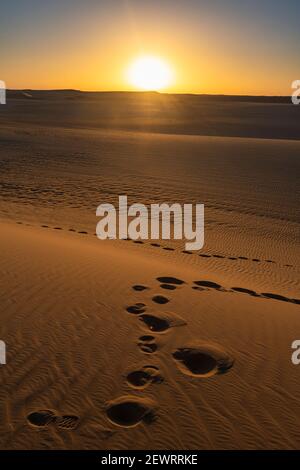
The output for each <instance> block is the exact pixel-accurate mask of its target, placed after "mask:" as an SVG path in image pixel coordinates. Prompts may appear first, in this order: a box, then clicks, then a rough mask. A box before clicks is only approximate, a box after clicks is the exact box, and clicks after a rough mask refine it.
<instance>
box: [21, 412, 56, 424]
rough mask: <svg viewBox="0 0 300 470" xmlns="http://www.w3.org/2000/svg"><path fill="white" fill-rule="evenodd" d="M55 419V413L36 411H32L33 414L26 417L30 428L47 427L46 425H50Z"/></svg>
mask: <svg viewBox="0 0 300 470" xmlns="http://www.w3.org/2000/svg"><path fill="white" fill-rule="evenodd" d="M55 418H56V416H55V413H54V412H53V411H51V410H38V411H34V412H33V413H30V414H29V415H28V416H27V420H28V422H29V423H30V424H31V425H32V426H36V427H44V426H48V424H50V423H52V422H53V421H54V420H55Z"/></svg>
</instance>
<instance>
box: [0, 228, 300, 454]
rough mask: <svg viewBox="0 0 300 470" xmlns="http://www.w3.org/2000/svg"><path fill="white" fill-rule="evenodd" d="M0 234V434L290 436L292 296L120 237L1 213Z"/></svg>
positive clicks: (195, 444)
mask: <svg viewBox="0 0 300 470" xmlns="http://www.w3.org/2000/svg"><path fill="white" fill-rule="evenodd" d="M0 237H1V246H2V249H3V251H2V266H1V285H2V296H1V297H2V299H1V305H2V320H1V337H2V338H5V339H6V342H7V350H8V358H7V365H6V366H3V367H2V368H1V402H2V404H3V405H4V406H3V407H2V419H1V421H2V424H1V448H13V449H21V448H29V449H33V448H34V449H47V448H51V449H55V448H72V449H77V448H85V449H92V448H99V449H100V448H101V449H105V448H108V449H126V448H129V449H133V448H146V449H147V448H148V449H149V448H166V447H167V448H169V449H175V448H186V449H196V448H225V449H230V448H248V449H252V448H297V447H298V446H299V436H298V433H297V426H298V412H297V410H298V409H299V400H300V392H299V387H298V383H299V374H298V370H297V367H295V366H293V365H292V363H291V361H290V355H291V350H290V345H291V342H292V341H293V339H294V338H295V331H297V325H298V323H299V327H300V316H299V301H298V302H297V303H295V301H292V300H291V299H289V300H288V301H282V300H283V299H276V298H269V296H267V295H266V294H262V293H260V294H258V293H257V294H256V293H253V292H243V291H240V290H239V289H238V288H236V287H235V286H234V285H233V286H228V285H226V286H225V282H224V285H221V284H219V283H217V282H216V280H218V281H220V276H215V277H214V278H213V276H212V274H211V273H208V270H207V267H206V260H205V259H204V258H203V259H202V258H200V257H198V258H199V265H197V266H196V265H192V264H190V263H189V262H188V261H183V260H182V259H181V254H180V253H177V254H176V252H175V253H174V252H173V253H172V255H173V256H176V263H174V262H173V261H172V260H170V258H169V254H168V253H164V252H163V253H162V254H161V255H160V256H158V257H157V258H153V255H152V253H150V251H149V250H150V248H147V247H146V246H136V245H135V244H134V243H132V242H126V241H123V242H113V241H105V242H100V241H98V240H97V239H96V238H95V237H92V236H89V235H83V234H79V233H70V232H67V231H64V230H60V231H58V230H51V229H48V230H46V229H44V228H42V227H30V226H24V225H18V224H13V223H2V224H1V235H0ZM152 250H153V251H154V252H156V251H155V250H156V248H155V247H152ZM186 256H187V258H186V259H187V260H189V259H190V257H189V256H188V255H186ZM217 262H218V263H219V264H220V266H223V267H224V266H225V264H226V260H224V259H219V258H218V259H217ZM225 277H226V276H224V279H225ZM216 278H217V279H216ZM213 279H214V280H213ZM275 294H276V292H275ZM295 300H297V299H295ZM133 307H134V308H133Z"/></svg>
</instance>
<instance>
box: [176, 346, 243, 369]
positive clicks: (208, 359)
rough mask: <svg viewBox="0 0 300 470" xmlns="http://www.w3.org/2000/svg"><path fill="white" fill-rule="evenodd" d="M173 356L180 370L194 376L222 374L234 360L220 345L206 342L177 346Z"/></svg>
mask: <svg viewBox="0 0 300 470" xmlns="http://www.w3.org/2000/svg"><path fill="white" fill-rule="evenodd" d="M173 357H174V359H175V360H176V362H177V366H178V368H179V369H180V371H181V372H183V373H184V374H186V375H190V376H196V377H211V376H213V375H216V374H224V373H225V372H227V371H228V370H229V369H231V367H232V366H233V362H234V361H233V359H232V358H231V357H230V356H229V355H228V354H227V353H226V352H225V351H224V350H223V349H222V348H221V347H220V346H216V345H212V344H208V343H202V344H199V345H197V346H196V347H186V348H179V349H177V350H176V351H175V352H174V353H173Z"/></svg>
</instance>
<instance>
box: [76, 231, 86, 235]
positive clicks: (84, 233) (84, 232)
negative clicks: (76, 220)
mask: <svg viewBox="0 0 300 470" xmlns="http://www.w3.org/2000/svg"><path fill="white" fill-rule="evenodd" d="M78 233H80V234H81V235H88V232H86V231H85V230H81V231H80V232H78Z"/></svg>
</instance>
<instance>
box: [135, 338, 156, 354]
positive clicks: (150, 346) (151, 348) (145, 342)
mask: <svg viewBox="0 0 300 470" xmlns="http://www.w3.org/2000/svg"><path fill="white" fill-rule="evenodd" d="M139 340H140V342H139V343H138V347H139V348H140V350H141V351H142V352H144V353H146V354H153V353H155V351H157V344H156V343H155V337H154V336H152V335H143V336H140V337H139Z"/></svg>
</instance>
